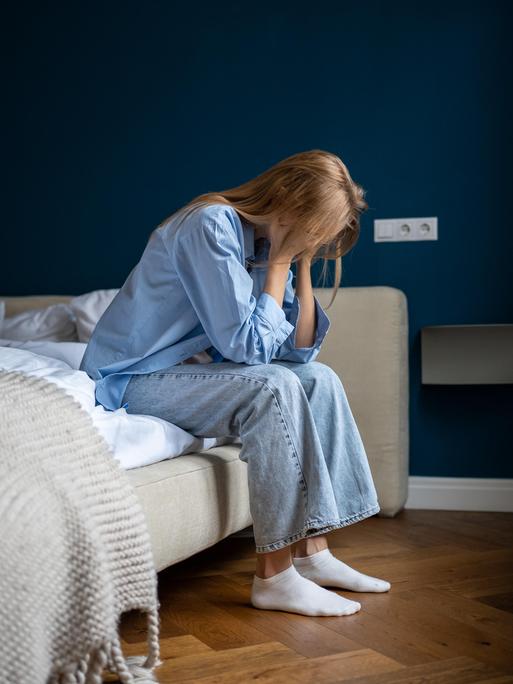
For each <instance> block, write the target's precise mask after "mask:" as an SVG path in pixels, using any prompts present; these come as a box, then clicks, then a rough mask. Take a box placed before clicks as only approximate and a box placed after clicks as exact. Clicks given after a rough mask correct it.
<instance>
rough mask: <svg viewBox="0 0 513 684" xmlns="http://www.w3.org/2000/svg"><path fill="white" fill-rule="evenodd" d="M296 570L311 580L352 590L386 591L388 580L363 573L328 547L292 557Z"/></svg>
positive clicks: (388, 585)
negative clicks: (309, 553)
mask: <svg viewBox="0 0 513 684" xmlns="http://www.w3.org/2000/svg"><path fill="white" fill-rule="evenodd" d="M292 562H293V563H294V567H295V568H296V570H297V571H298V572H299V573H300V574H301V575H303V577H306V578H308V579H310V580H312V582H315V583H316V584H320V585H323V586H329V587H339V588H340V589H352V590H353V591H388V590H389V589H390V586H391V585H390V582H387V581H386V580H382V579H379V578H378V577H371V576H370V575H364V574H363V572H358V570H354V569H353V568H351V567H350V566H349V565H347V564H346V563H343V562H342V561H341V560H339V559H338V558H335V556H334V555H333V554H332V553H331V551H330V550H329V549H323V550H322V551H317V553H313V554H311V555H310V556H306V557H305V558H293V559H292Z"/></svg>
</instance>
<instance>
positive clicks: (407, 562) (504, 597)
mask: <svg viewBox="0 0 513 684" xmlns="http://www.w3.org/2000/svg"><path fill="white" fill-rule="evenodd" d="M328 538H329V540H330V547H331V549H332V551H333V552H334V554H335V555H336V556H337V557H338V558H340V559H341V560H343V561H345V562H346V563H348V564H349V565H351V566H352V567H354V568H356V569H357V570H361V571H362V572H365V573H367V574H370V575H374V576H376V577H381V578H384V579H387V580H389V581H390V582H391V584H392V588H391V590H390V591H389V592H386V593H382V594H376V593H356V592H351V591H345V590H339V592H340V593H341V594H342V595H343V596H347V597H348V598H356V599H357V600H358V601H359V602H360V603H361V604H362V608H361V610H360V611H359V612H358V613H355V614H354V615H350V616H343V617H305V616H301V615H295V614H291V613H286V612H282V611H263V610H257V609H256V608H253V607H252V606H251V605H250V603H249V596H250V587H251V580H252V577H253V572H254V565H255V560H254V546H253V540H252V539H251V538H244V537H230V538H228V539H225V540H223V541H222V542H220V543H219V544H216V545H215V546H214V547H211V548H210V549H207V550H205V551H203V552H201V553H199V554H197V555H195V556H194V557H192V558H189V559H187V560H186V561H183V562H181V563H178V564H176V565H173V566H172V567H170V568H168V569H167V570H164V571H163V572H161V573H160V574H159V599H160V602H161V658H162V660H164V664H163V665H161V666H160V667H158V668H156V670H155V672H156V674H157V677H158V679H159V681H160V682H161V683H162V684H167V683H168V682H169V683H171V682H201V684H214V683H216V684H228V683H231V682H236V683H237V684H243V683H244V682H252V681H258V682H261V683H265V684H268V683H269V684H271V683H272V684H279V683H281V682H283V683H284V684H285V683H286V684H290V682H294V683H295V684H299V683H310V682H312V683H313V682H315V683H319V684H327V683H328V682H351V683H356V682H357V683H358V684H363V683H366V684H367V683H376V684H404V683H406V682H415V683H416V684H419V683H421V682H422V683H423V684H424V683H435V682H436V683H437V684H445V683H447V684H449V683H450V684H463V683H465V684H470V683H471V682H480V683H481V684H484V683H486V684H505V683H506V682H512V683H513V514H508V513H475V512H456V511H427V510H411V509H405V510H403V511H401V513H399V514H398V515H397V516H396V517H395V518H392V519H390V518H388V519H387V518H378V517H377V516H373V517H372V518H368V519H366V520H364V521H361V522H358V523H355V524H353V525H350V526H348V527H345V528H343V529H341V530H336V531H335V532H331V533H330V534H329V537H328ZM139 615H140V614H136V613H129V614H125V616H124V618H123V621H122V635H123V649H124V652H125V654H126V655H130V654H145V653H146V645H145V637H146V635H145V630H144V624H145V623H144V619H141V618H140V616H139ZM111 681H112V680H111Z"/></svg>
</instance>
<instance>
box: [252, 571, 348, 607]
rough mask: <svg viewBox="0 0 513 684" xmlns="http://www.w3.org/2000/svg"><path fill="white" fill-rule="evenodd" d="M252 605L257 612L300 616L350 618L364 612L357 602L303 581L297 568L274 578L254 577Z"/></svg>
mask: <svg viewBox="0 0 513 684" xmlns="http://www.w3.org/2000/svg"><path fill="white" fill-rule="evenodd" d="M251 603H252V604H253V606H255V608H264V609H268V610H285V611H288V612H289V613H300V614H301V615H351V614H352V613H356V612H357V611H358V610H360V608H361V604H360V603H358V601H351V600H350V599H346V598H344V597H343V596H339V595H338V594H336V593H335V592H334V591H328V590H327V589H323V588H322V587H319V586H318V585H317V584H315V582H311V581H310V580H309V579H307V578H306V577H302V576H301V575H300V574H299V573H298V571H297V570H296V568H295V567H294V565H290V566H289V567H288V568H286V570H282V571H281V572H278V573H277V574H276V575H273V576H272V577H267V578H263V577H258V576H257V575H254V577H253V586H252V589H251Z"/></svg>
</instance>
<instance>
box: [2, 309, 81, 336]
mask: <svg viewBox="0 0 513 684" xmlns="http://www.w3.org/2000/svg"><path fill="white" fill-rule="evenodd" d="M0 337H2V338H4V339H7V340H20V341H28V340H53V341H54V342H76V341H78V338H77V329H76V326H75V315H74V313H73V311H72V310H71V307H70V306H69V305H68V304H65V303H59V304H52V305H51V306H47V307H45V308H44V309H28V310H27V311H22V312H21V313H18V314H15V315H14V316H8V317H7V318H4V319H3V321H1V322H0Z"/></svg>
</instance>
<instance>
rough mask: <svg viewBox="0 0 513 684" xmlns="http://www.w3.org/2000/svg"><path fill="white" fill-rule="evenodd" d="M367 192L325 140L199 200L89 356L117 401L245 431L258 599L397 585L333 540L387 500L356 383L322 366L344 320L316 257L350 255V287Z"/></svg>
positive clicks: (183, 421)
mask: <svg viewBox="0 0 513 684" xmlns="http://www.w3.org/2000/svg"><path fill="white" fill-rule="evenodd" d="M363 194H364V193H363V190H362V188H361V187H360V186H359V185H358V184H357V183H355V182H354V181H353V180H352V179H351V176H350V175H349V172H348V170H347V168H346V166H345V165H344V164H343V162H342V161H341V160H340V159H339V157H337V156H336V155H334V154H331V153H329V152H324V151H322V150H312V151H308V152H302V153H299V154H295V155H292V156H291V157H288V158H286V159H284V160H282V161H280V162H279V163H277V164H275V165H274V166H272V167H271V168H269V169H268V170H266V171H264V172H263V173H261V174H260V175H259V176H257V177H256V178H253V179H251V180H249V181H247V182H246V183H243V184H242V185H239V186H238V187H235V188H232V189H229V190H223V191H221V192H217V193H216V192H208V193H205V194H202V195H199V196H198V197H196V198H194V199H193V200H192V201H191V202H189V203H188V204H187V205H185V206H184V207H182V208H181V209H180V210H178V211H177V212H175V213H174V214H172V215H171V216H169V217H168V218H167V219H166V220H165V221H163V222H162V223H161V224H160V225H159V226H158V227H157V228H156V229H155V230H154V231H153V232H152V233H151V236H150V239H149V241H148V244H147V245H146V248H145V250H144V252H143V254H142V256H141V258H140V260H139V262H138V263H137V265H136V266H135V267H134V268H133V270H132V271H131V273H130V274H129V276H128V278H127V280H126V282H125V283H124V285H123V286H122V288H121V289H120V291H119V292H118V294H117V295H116V297H115V298H114V299H113V301H112V302H111V304H110V306H109V307H108V309H107V310H106V311H105V313H104V314H103V316H102V318H101V319H100V321H99V322H98V324H97V326H96V328H95V330H94V332H93V335H92V337H91V339H90V341H89V344H88V346H87V349H86V352H85V354H84V357H83V360H82V364H81V366H80V368H81V370H85V371H86V372H87V373H88V374H89V375H90V377H92V378H93V379H94V380H95V385H96V387H95V391H96V403H97V404H102V405H103V406H104V407H105V408H106V409H110V410H115V409H117V408H119V407H120V406H123V407H125V408H126V410H127V412H128V413H138V414H141V413H142V414H151V415H154V416H158V417H160V418H163V419H164V420H167V421H169V422H171V423H173V424H175V425H178V426H179V427H181V428H183V429H184V430H186V431H188V432H190V433H192V434H194V435H196V436H198V437H218V438H231V437H235V438H239V439H240V440H241V443H242V446H241V450H240V459H241V460H242V461H244V462H246V463H247V466H248V468H247V472H248V486H249V497H250V510H251V515H252V519H253V529H254V535H255V547H256V555H257V562H256V572H255V575H254V577H253V586H252V592H251V601H252V604H253V605H254V606H255V607H257V608H263V609H271V610H285V611H289V612H294V613H300V614H303V615H350V614H352V613H355V612H356V611H358V610H360V608H361V605H360V603H359V602H357V601H353V600H350V599H347V598H345V597H343V596H340V595H339V594H337V593H335V592H333V591H329V590H328V589H325V588H323V586H332V587H337V588H340V589H348V590H351V591H357V592H361V591H363V592H368V591H371V592H382V591H387V590H388V589H389V588H390V584H389V582H387V581H385V580H382V579H378V578H375V577H370V576H368V575H365V574H363V573H360V572H358V571H357V570H355V569H353V568H351V567H350V566H348V565H346V564H345V563H343V562H342V561H340V560H338V559H337V558H335V557H334V556H333V555H332V554H331V552H330V550H329V548H328V541H327V536H326V535H327V533H328V532H329V531H331V530H335V529H338V528H341V527H344V526H346V525H351V524H352V523H355V522H358V521H359V520H363V519H364V518H368V517H369V516H372V515H375V514H376V513H377V512H378V511H379V510H380V507H379V503H378V500H377V493H376V489H375V487H374V483H373V480H372V475H371V471H370V468H369V463H368V460H367V455H366V453H365V449H364V446H363V443H362V440H361V438H360V434H359V432H358V429H357V426H356V424H355V421H354V418H353V415H352V413H351V409H350V407H349V404H348V400H347V397H346V394H345V390H344V387H343V385H342V382H341V380H340V379H339V377H338V375H337V374H336V373H335V371H333V370H332V369H331V368H330V367H329V366H327V365H325V364H323V363H320V362H318V361H315V359H316V357H317V355H318V354H319V351H320V348H321V345H322V342H323V340H324V338H325V336H326V334H327V332H328V330H329V327H330V321H329V318H328V315H327V314H326V312H325V311H324V310H323V308H322V307H321V305H320V304H319V301H318V300H317V298H316V297H315V296H314V295H313V291H312V283H311V276H310V268H311V264H312V260H313V259H314V258H322V259H324V260H325V261H324V266H326V263H327V260H328V259H336V260H337V261H336V269H335V292H334V296H335V294H336V290H337V286H338V282H339V280H340V260H339V257H341V256H342V255H344V254H346V253H347V252H348V251H349V250H350V249H351V248H352V246H353V245H354V244H355V242H356V241H357V239H358V235H359V215H360V213H361V212H362V211H363V210H364V209H366V208H367V204H366V202H365V200H364V199H363ZM292 263H295V264H296V278H297V283H296V288H295V291H294V289H293V287H292V278H293V272H292V270H291V264H292ZM332 301H333V299H332ZM327 308H328V307H327Z"/></svg>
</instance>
